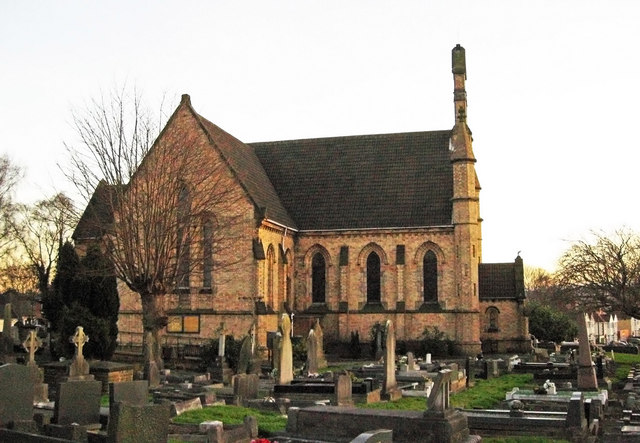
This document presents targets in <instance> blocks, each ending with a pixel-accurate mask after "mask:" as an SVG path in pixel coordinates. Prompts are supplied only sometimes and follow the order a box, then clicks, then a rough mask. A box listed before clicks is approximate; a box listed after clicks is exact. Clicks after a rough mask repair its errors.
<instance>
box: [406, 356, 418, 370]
mask: <svg viewBox="0 0 640 443" xmlns="http://www.w3.org/2000/svg"><path fill="white" fill-rule="evenodd" d="M407 370H409V371H415V370H416V359H415V357H414V356H413V352H407Z"/></svg>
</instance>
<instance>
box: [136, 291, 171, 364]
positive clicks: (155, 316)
mask: <svg viewBox="0 0 640 443" xmlns="http://www.w3.org/2000/svg"><path fill="white" fill-rule="evenodd" d="M140 298H141V301H142V327H143V329H144V337H145V340H144V355H145V363H149V362H150V361H151V360H154V361H155V362H156V365H157V366H158V369H162V368H163V367H164V362H163V360H162V335H163V332H164V327H165V326H166V325H167V316H166V314H165V307H164V299H165V294H151V293H140Z"/></svg>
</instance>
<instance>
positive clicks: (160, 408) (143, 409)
mask: <svg viewBox="0 0 640 443" xmlns="http://www.w3.org/2000/svg"><path fill="white" fill-rule="evenodd" d="M169 408H170V406H169V404H168V403H161V404H146V405H129V404H126V403H122V402H116V403H115V404H113V405H111V413H110V417H109V425H108V428H107V435H108V437H107V441H108V442H110V443H111V442H113V443H116V442H136V443H156V442H164V441H167V435H168V434H169Z"/></svg>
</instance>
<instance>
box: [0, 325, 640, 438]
mask: <svg viewBox="0 0 640 443" xmlns="http://www.w3.org/2000/svg"><path fill="white" fill-rule="evenodd" d="M280 323H281V324H280V329H279V334H277V336H275V337H274V343H273V352H271V353H269V354H268V355H267V356H266V357H264V356H262V357H261V356H260V355H259V353H258V352H257V350H256V347H255V346H254V343H252V342H251V337H252V334H251V333H250V331H249V333H248V334H247V335H246V336H245V337H244V338H243V340H242V346H241V351H240V355H239V356H238V361H237V362H234V364H233V365H230V361H229V359H228V358H227V356H226V354H225V337H224V335H223V334H220V337H218V338H217V342H218V346H217V353H216V354H217V355H215V358H213V359H212V361H211V363H210V366H209V368H208V369H207V370H205V371H201V370H187V369H184V366H182V365H180V364H179V362H176V361H174V362H173V366H174V367H173V368H171V367H169V366H172V364H171V363H170V362H167V364H166V365H165V367H161V368H158V370H157V379H154V377H152V376H150V374H149V372H148V371H144V370H143V367H142V365H141V362H137V363H136V362H118V361H109V362H107V361H93V360H87V359H85V357H84V355H83V347H84V346H85V344H86V343H87V342H88V340H90V337H87V335H86V333H85V332H84V329H83V326H81V325H78V327H77V328H76V331H75V333H74V335H73V336H71V337H69V340H70V342H71V343H72V344H73V345H74V347H75V354H74V356H73V358H72V359H71V360H68V361H47V359H46V353H42V352H41V353H39V354H38V356H39V357H38V359H36V352H37V351H38V349H39V348H41V347H42V345H43V343H42V340H41V339H40V338H38V336H37V335H36V333H35V331H32V332H31V333H30V334H29V336H28V337H27V339H26V340H25V341H24V343H23V347H24V351H25V352H24V353H16V352H13V351H12V349H9V348H8V347H3V348H2V354H0V362H2V365H1V366H0V397H1V398H0V442H5V441H6V442H69V441H79V442H126V441H131V442H134V441H135V442H165V441H166V442H252V441H265V440H260V439H266V441H278V442H280V443H282V442H290V443H294V442H309V441H314V442H391V441H393V442H418V441H425V442H473V441H490V442H491V441H494V442H495V441H501V439H503V438H511V439H516V440H510V441H532V439H537V440H535V441H592V442H598V441H603V442H606V441H631V440H633V439H634V438H638V437H640V358H638V356H637V355H634V354H618V355H615V354H614V353H612V352H608V353H607V352H604V351H602V350H600V349H598V348H595V347H593V348H591V347H590V346H589V344H588V342H587V340H585V339H584V338H583V336H581V337H580V338H581V339H582V340H580V341H579V343H580V345H579V347H578V349H577V350H576V351H577V358H574V359H573V361H572V362H570V363H566V362H554V359H553V358H548V359H546V361H541V360H543V359H541V358H540V356H539V353H537V352H532V353H531V354H530V355H526V356H525V355H486V356H476V357H463V356H446V357H444V356H434V355H431V354H430V353H427V354H426V355H424V356H416V355H414V354H413V353H412V352H407V353H405V354H400V353H398V352H397V345H396V340H395V332H394V325H393V323H392V322H391V321H390V320H388V321H387V322H386V323H385V324H384V328H381V329H380V330H381V337H380V340H379V341H380V343H381V344H382V346H381V347H380V349H379V350H378V351H379V354H380V355H374V356H372V358H370V359H359V360H348V359H338V358H336V357H334V356H331V355H326V354H325V352H324V345H323V343H322V331H321V327H320V325H319V323H316V325H315V326H314V328H312V329H311V330H310V331H309V333H308V335H307V337H305V338H304V341H305V345H306V346H305V348H306V361H304V362H300V361H297V360H294V358H293V345H292V337H291V329H290V327H291V325H290V320H289V317H288V316H287V315H286V314H285V315H283V316H282V318H281V322H280ZM5 324H10V322H7V323H5ZM8 333H9V331H2V334H3V337H6V335H5V334H8ZM558 353H559V354H562V353H561V351H560V349H559V348H558ZM571 355H572V356H575V354H573V353H572V354H571ZM550 357H553V354H552V355H551V356H550ZM301 363H302V364H301ZM518 438H519V439H520V440H518Z"/></svg>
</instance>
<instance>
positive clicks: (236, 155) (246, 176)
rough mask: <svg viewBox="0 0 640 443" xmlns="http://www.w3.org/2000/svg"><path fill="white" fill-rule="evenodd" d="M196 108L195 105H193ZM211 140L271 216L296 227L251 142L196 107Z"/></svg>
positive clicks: (284, 223)
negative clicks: (219, 125) (229, 130)
mask: <svg viewBox="0 0 640 443" xmlns="http://www.w3.org/2000/svg"><path fill="white" fill-rule="evenodd" d="M192 109H193V108H192ZM193 113H194V115H195V116H196V117H197V118H198V119H199V121H200V123H201V124H202V127H203V128H204V129H205V131H206V132H207V134H208V135H209V137H210V140H211V141H212V142H213V143H214V144H215V146H216V147H217V148H218V149H219V150H220V152H221V154H222V155H223V156H224V158H225V160H226V161H227V163H228V165H229V167H230V168H231V170H232V171H233V173H234V174H235V175H236V177H237V178H238V180H239V181H240V183H241V185H242V186H243V187H244V189H245V190H246V192H247V194H248V196H249V198H250V199H251V200H252V201H253V203H254V204H255V205H256V206H257V207H258V208H259V209H260V210H261V211H266V213H265V214H264V215H265V216H266V217H267V218H269V219H270V220H273V221H276V222H278V223H281V224H283V225H285V226H287V227H290V228H296V224H295V222H294V220H293V219H292V218H291V217H290V215H289V213H288V212H287V211H286V209H285V208H284V206H283V205H282V202H281V201H280V198H279V196H278V193H277V192H276V190H275V189H274V187H273V184H272V183H271V181H269V178H268V177H267V174H266V173H265V170H264V168H263V167H262V164H260V161H259V160H258V158H257V157H256V154H255V152H254V150H253V148H251V147H250V146H248V145H246V144H245V143H243V142H241V141H240V140H238V139H237V138H235V137H234V136H232V135H231V134H229V133H228V132H226V131H224V130H223V129H221V128H220V127H218V126H217V125H215V124H213V123H211V122H210V121H209V120H207V119H206V118H204V117H202V116H201V115H199V114H197V113H196V112H195V111H193Z"/></svg>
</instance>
